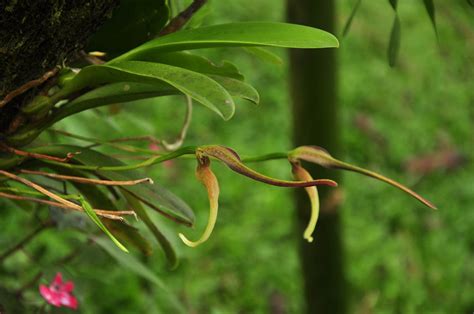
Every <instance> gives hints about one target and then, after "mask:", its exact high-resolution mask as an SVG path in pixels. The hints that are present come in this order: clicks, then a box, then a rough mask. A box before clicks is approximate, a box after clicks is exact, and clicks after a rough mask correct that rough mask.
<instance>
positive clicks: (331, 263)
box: [287, 0, 346, 314]
mask: <svg viewBox="0 0 474 314" xmlns="http://www.w3.org/2000/svg"><path fill="white" fill-rule="evenodd" d="M335 2H336V1H335V0H325V1H315V0H287V14H288V20H289V21H290V22H293V23H298V24H304V25H308V26H313V27H317V28H320V29H324V30H326V31H329V32H331V33H333V34H335V33H336V32H335V31H336V29H335V23H336V20H335V9H336V8H335ZM336 53H337V49H314V50H303V49H301V50H300V49H294V50H291V51H290V88H291V92H292V100H293V125H294V128H293V130H294V131H293V136H294V140H293V142H294V144H295V145H296V146H300V145H318V146H321V147H324V148H326V149H327V150H328V151H329V152H330V153H331V154H333V155H335V156H337V155H338V153H337V152H338V147H339V133H338V131H339V124H338V110H337V107H338V105H337V92H338V88H337V85H338V84H337V54H336ZM304 166H305V168H307V170H308V171H309V172H310V173H311V174H312V175H313V176H314V177H315V178H321V177H322V178H331V179H335V180H336V181H339V180H338V177H337V173H334V171H331V172H329V171H327V170H325V169H322V168H320V167H315V166H311V165H304ZM319 191H320V199H321V202H320V203H321V213H320V216H319V221H318V224H317V226H316V231H315V234H314V242H313V243H308V242H306V241H305V240H303V239H301V242H300V256H301V267H302V271H303V278H304V284H305V299H306V305H307V311H306V312H307V313H311V314H315V313H317V314H326V313H328V314H342V313H345V312H346V291H345V287H346V285H345V279H344V267H343V264H344V263H343V260H344V259H343V246H342V236H341V224H340V215H339V212H338V209H337V206H334V202H331V201H330V200H331V199H334V198H328V196H329V194H328V192H329V189H325V188H324V187H322V188H319ZM295 201H296V206H297V213H298V219H297V223H298V234H302V232H303V230H304V228H305V227H306V224H307V222H308V220H309V214H310V210H309V205H308V202H309V201H308V198H307V196H306V194H305V192H304V191H303V189H301V190H298V191H296V195H295ZM331 203H332V204H331Z"/></svg>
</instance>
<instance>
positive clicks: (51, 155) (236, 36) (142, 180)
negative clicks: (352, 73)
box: [0, 1, 435, 308]
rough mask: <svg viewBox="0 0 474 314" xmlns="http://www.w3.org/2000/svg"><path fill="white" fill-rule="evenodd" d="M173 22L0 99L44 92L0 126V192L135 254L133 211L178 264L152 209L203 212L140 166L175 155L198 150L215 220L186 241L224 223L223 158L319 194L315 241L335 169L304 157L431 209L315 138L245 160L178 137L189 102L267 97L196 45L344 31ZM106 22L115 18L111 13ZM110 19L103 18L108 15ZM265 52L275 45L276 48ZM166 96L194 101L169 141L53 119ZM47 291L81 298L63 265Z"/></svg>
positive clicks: (280, 43)
mask: <svg viewBox="0 0 474 314" xmlns="http://www.w3.org/2000/svg"><path fill="white" fill-rule="evenodd" d="M163 3H166V2H165V1H164V2H163ZM164 7H165V8H166V6H164ZM173 21H175V20H174V19H170V18H169V16H168V15H167V17H166V19H164V20H163V23H162V25H161V26H160V29H162V31H161V34H162V35H157V37H156V38H154V39H151V40H149V41H146V42H144V43H142V44H140V45H138V46H137V47H136V48H133V49H131V50H128V51H122V53H121V54H117V55H116V56H115V57H113V58H110V59H108V60H107V59H106V58H104V54H102V53H98V52H93V53H90V54H87V55H86V59H87V60H92V61H91V62H92V63H93V64H91V65H87V66H83V67H80V68H77V67H72V66H68V65H60V66H58V67H57V68H55V69H53V70H51V71H49V72H48V73H45V75H44V76H43V77H42V78H40V79H38V80H35V82H34V83H31V82H30V83H29V85H28V84H27V85H25V86H22V87H20V88H19V89H17V90H14V91H12V92H11V93H9V94H8V95H7V96H6V97H5V98H4V99H3V100H1V103H0V108H1V107H4V106H8V105H9V103H10V102H11V100H12V99H14V98H15V97H18V96H20V95H21V94H22V93H24V92H25V91H27V90H29V89H31V88H32V87H35V88H37V90H38V91H39V92H38V94H37V95H36V96H35V97H33V98H32V99H31V100H30V101H29V102H28V103H27V104H25V105H24V106H23V107H22V108H21V112H20V113H19V114H18V119H19V121H21V123H17V124H15V125H13V126H11V127H10V128H9V130H8V132H6V133H4V134H0V198H3V199H10V200H12V201H15V202H30V203H31V202H33V203H37V204H41V205H43V206H45V207H49V208H56V209H61V210H64V211H65V212H71V211H78V212H81V213H84V214H85V215H87V216H88V217H89V218H90V220H91V221H92V222H93V223H94V224H96V225H97V227H98V228H99V229H100V230H102V231H103V232H104V233H105V234H106V235H107V236H108V237H109V238H110V239H111V240H112V241H113V243H115V245H116V246H117V247H118V248H120V249H121V250H122V251H125V252H128V248H129V247H135V248H137V249H138V250H139V251H141V252H142V253H143V254H146V255H149V254H151V253H152V245H151V244H150V242H149V241H148V239H146V238H145V237H144V236H142V234H140V232H139V230H138V229H137V228H135V227H134V226H133V224H135V223H137V222H134V220H138V221H139V222H141V223H143V224H144V225H145V226H146V227H147V228H148V229H149V230H150V231H151V233H152V234H153V236H154V237H155V239H156V241H157V242H158V243H159V244H160V245H161V247H162V248H163V250H164V252H165V254H166V256H167V259H168V260H169V263H170V265H171V266H172V267H176V265H177V257H176V253H175V250H174V248H173V245H172V244H171V243H172V242H171V241H169V239H168V238H167V237H166V236H165V235H164V233H163V232H162V231H161V230H160V229H159V227H158V226H157V225H156V224H155V223H154V222H153V221H152V220H151V218H150V216H149V214H148V211H150V210H152V211H156V212H158V213H160V214H161V215H163V217H165V218H167V219H170V220H172V221H174V222H176V223H177V224H181V225H184V226H188V227H192V226H193V225H194V222H195V216H194V213H193V210H191V207H190V206H189V205H188V204H186V202H185V201H184V200H182V199H181V198H180V197H178V196H176V195H175V194H173V193H172V192H171V191H169V190H168V189H166V188H165V187H163V186H161V185H160V184H159V183H157V182H154V181H153V179H152V178H148V177H147V176H146V175H144V174H143V173H142V172H141V170H142V169H143V168H145V167H150V166H159V165H162V164H163V163H165V162H169V161H170V160H173V159H176V158H186V157H189V156H193V158H195V159H196V161H197V169H196V177H197V180H198V181H199V182H201V183H202V185H203V186H204V188H205V190H206V192H207V194H208V198H209V218H208V223H207V226H206V228H205V230H204V231H203V233H202V235H201V236H200V237H199V238H198V239H197V240H189V239H188V238H187V237H186V236H185V235H184V234H181V233H180V234H179V238H180V239H181V240H182V241H183V243H184V244H186V245H188V246H190V247H196V246H198V245H200V244H202V243H204V242H205V241H207V240H208V239H209V237H210V236H211V233H212V230H213V228H214V225H215V223H216V219H217V214H218V207H219V205H218V198H219V183H218V180H217V177H216V176H215V174H214V173H213V172H212V170H211V163H212V162H221V163H223V164H224V165H225V166H227V167H228V168H229V169H230V170H232V171H234V172H235V173H237V174H240V175H243V176H246V177H248V178H250V179H252V180H255V181H259V182H263V183H266V184H270V185H275V186H281V187H293V188H305V189H306V191H307V194H308V197H309V200H310V204H311V206H310V207H311V218H310V221H309V223H308V227H307V229H306V230H305V232H304V234H303V236H304V238H305V239H306V240H307V241H309V242H311V241H313V237H314V235H313V234H314V231H315V228H316V225H317V219H318V212H319V199H318V191H317V186H318V185H327V186H331V187H336V186H337V183H336V182H334V181H332V180H329V179H313V177H312V176H311V175H310V174H309V172H307V171H306V170H305V169H304V167H303V162H310V163H315V164H318V165H320V166H323V167H327V168H334V169H342V170H348V171H355V172H358V173H361V174H363V175H366V176H370V177H373V178H375V179H377V180H380V181H383V182H386V183H389V184H391V185H393V186H395V187H397V188H398V189H400V190H402V191H404V192H405V193H408V194H409V195H411V196H413V197H414V198H416V199H417V200H419V201H421V202H422V203H423V204H424V205H426V206H428V207H431V208H435V207H434V206H433V205H432V204H431V203H430V202H428V201H427V200H425V199H424V198H422V197H421V196H419V195H418V194H416V193H415V192H413V191H411V190H410V189H409V188H407V187H405V186H403V185H401V184H399V183H397V182H395V181H393V180H391V179H388V178H386V177H384V176H382V175H380V174H377V173H374V172H371V171H369V170H365V169H363V168H359V167H356V166H353V165H350V164H347V163H344V162H342V161H339V160H337V159H335V158H333V157H332V156H331V155H330V154H329V153H328V152H326V151H325V150H324V149H322V148H318V147H313V146H304V147H298V148H296V149H293V150H290V151H288V152H277V153H270V154H266V155H261V156H255V157H247V158H240V156H239V155H238V154H237V153H236V152H235V151H234V150H232V149H231V148H228V147H224V146H219V145H201V146H197V147H194V146H184V147H182V144H183V143H184V141H185V137H186V133H187V128H188V126H189V123H190V121H191V117H192V106H193V102H196V103H199V104H201V105H203V106H205V107H206V108H208V109H210V110H211V111H212V112H214V113H216V114H217V115H219V116H220V117H222V118H223V119H224V120H229V119H230V118H232V116H233V114H234V111H235V110H236V109H235V99H237V98H242V99H245V100H248V101H250V102H252V103H255V104H257V103H258V102H259V94H258V92H257V91H256V90H255V89H254V88H253V87H252V86H251V85H250V84H249V83H247V82H246V81H245V79H244V75H243V74H242V73H240V71H239V70H238V68H237V67H236V66H235V65H233V64H231V63H229V62H224V63H222V64H221V65H217V64H216V63H214V62H212V61H211V60H208V59H207V58H205V57H203V56H201V55H199V54H197V53H194V52H190V51H195V50H199V49H203V48H220V47H265V46H267V47H282V48H304V49H321V48H326V49H333V48H337V47H338V41H337V39H336V37H334V36H333V35H331V34H329V33H327V32H325V31H322V30H319V29H315V28H311V27H307V26H302V25H294V24H286V23H265V22H247V23H230V24H223V25H213V26H207V27H198V28H188V29H184V30H177V31H175V30H176V29H174V31H173V32H169V27H168V28H167V25H168V26H169V25H175V23H174V22H173ZM110 23H115V21H113V19H112V20H111V21H110ZM104 27H105V28H107V24H106V25H105V26H104ZM163 30H168V31H165V32H163ZM167 33H168V34H167ZM163 34H165V35H163ZM95 41H96V42H100V40H95ZM92 42H94V40H92ZM259 49H263V48H259ZM114 52H115V53H116V52H117V51H116V50H114ZM105 53H108V51H105ZM265 53H267V54H271V53H270V52H268V51H265ZM168 95H185V96H186V99H187V103H186V104H187V112H186V117H185V123H184V125H183V128H182V129H181V132H180V135H179V137H178V138H177V139H176V141H174V142H171V143H170V142H166V141H163V140H158V139H155V138H153V137H151V136H144V137H140V138H123V139H117V140H115V141H104V140H101V139H95V138H86V137H82V136H79V135H75V134H71V133H67V132H64V131H61V130H56V129H53V126H54V125H55V123H57V122H59V121H61V120H63V119H66V118H67V117H69V116H72V115H75V114H77V113H80V112H83V111H86V110H91V109H94V108H98V107H102V106H106V105H112V104H116V103H127V102H130V101H138V100H143V99H149V98H156V97H162V96H168ZM43 133H54V134H56V135H58V136H66V137H73V138H77V139H80V140H83V141H87V142H89V143H91V144H92V145H89V146H74V145H57V144H54V143H53V144H46V145H45V143H44V139H43V140H41V138H42V137H41V135H42V134H43ZM38 139H40V140H38ZM135 141H146V142H148V143H149V149H144V148H140V147H141V146H138V145H132V144H130V143H131V142H135ZM100 146H108V147H110V148H112V149H116V150H120V151H125V152H128V153H131V154H134V155H136V156H138V157H140V158H144V160H143V161H141V162H138V163H135V164H130V163H125V162H124V161H122V160H120V159H117V158H114V157H112V156H110V155H107V154H105V153H103V152H101V151H100V150H99V149H98V148H99V147H100ZM273 159H283V160H287V161H288V162H289V163H290V167H291V170H292V173H293V176H294V179H295V180H294V181H288V180H282V179H276V178H272V177H269V176H266V175H264V174H261V173H259V172H257V171H255V170H253V169H252V168H250V167H249V166H248V164H249V163H252V162H264V161H268V160H273ZM38 178H41V180H38ZM47 180H53V181H61V182H64V186H65V187H67V188H64V191H61V192H58V191H57V190H55V189H52V188H49V187H48V186H47V185H46V184H44V183H43V182H45V181H47ZM104 187H105V188H104ZM71 191H73V192H71ZM117 199H121V200H123V202H124V203H125V204H126V205H125V206H123V207H122V208H119V206H118V205H117V204H119V203H118V202H116V201H112V200H117ZM52 219H54V217H53V218H52ZM98 242H100V241H98ZM102 244H103V242H102ZM40 291H41V294H42V295H43V296H44V297H45V298H46V300H48V302H50V303H51V304H53V305H64V306H69V307H71V308H75V307H76V306H77V301H76V300H75V298H74V297H73V296H71V295H70V292H71V291H72V285H71V284H70V283H65V284H64V283H63V282H62V279H61V276H60V274H58V275H57V276H56V279H55V280H54V281H53V283H52V285H51V286H50V287H46V286H41V288H40ZM63 296H66V298H63ZM65 302H66V303H65Z"/></svg>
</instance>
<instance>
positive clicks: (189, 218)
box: [31, 145, 194, 226]
mask: <svg viewBox="0 0 474 314" xmlns="http://www.w3.org/2000/svg"><path fill="white" fill-rule="evenodd" d="M31 151H34V152H37V153H42V154H47V155H51V156H58V157H59V156H65V155H66V154H67V153H68V152H78V151H80V152H81V153H80V154H77V155H75V156H74V158H73V161H74V162H77V163H80V164H82V165H98V166H101V165H103V166H105V165H107V166H123V165H124V163H122V162H121V161H119V160H117V159H115V158H112V157H110V156H107V155H104V154H102V153H99V152H97V151H94V150H92V149H87V148H83V147H79V146H72V145H54V146H42V147H38V148H35V149H34V150H31ZM95 173H96V175H97V176H99V177H101V178H105V179H108V180H113V181H125V180H137V179H140V178H143V177H146V176H145V175H142V174H141V173H140V172H139V171H135V170H127V171H120V172H113V171H102V170H101V171H95ZM120 189H122V190H125V191H127V192H128V193H130V194H132V195H133V196H134V197H135V198H137V199H139V200H140V201H142V202H143V203H145V204H146V205H148V206H150V207H151V208H152V209H154V210H156V211H158V212H159V213H161V214H162V215H164V216H166V217H168V218H170V219H172V220H174V221H176V222H178V223H181V224H185V225H188V226H191V225H193V223H194V214H193V212H192V210H191V209H190V208H189V206H188V205H187V204H186V203H185V202H184V201H183V200H181V199H180V198H178V197H177V196H176V195H174V194H173V193H171V192H170V191H168V190H167V189H165V188H164V187H162V186H161V185H160V184H158V183H156V182H155V183H154V184H142V185H130V186H121V187H120Z"/></svg>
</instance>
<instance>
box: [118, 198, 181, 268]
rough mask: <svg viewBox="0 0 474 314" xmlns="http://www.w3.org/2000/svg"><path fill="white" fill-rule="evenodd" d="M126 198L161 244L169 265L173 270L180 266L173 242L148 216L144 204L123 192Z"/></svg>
mask: <svg viewBox="0 0 474 314" xmlns="http://www.w3.org/2000/svg"><path fill="white" fill-rule="evenodd" d="M123 195H124V197H125V198H126V199H127V202H128V203H129V204H130V206H131V207H132V208H133V209H134V210H135V212H136V213H137V215H138V217H139V218H140V220H141V221H143V223H144V224H145V225H146V226H147V228H148V230H150V232H151V233H152V234H153V236H154V237H155V239H156V241H158V243H159V244H160V246H161V248H162V249H163V251H164V252H165V255H166V259H167V260H168V263H169V265H170V266H171V268H172V269H174V268H176V267H177V266H178V257H177V256H176V250H175V249H174V247H173V245H172V244H171V242H170V241H169V240H168V238H167V237H166V236H165V234H164V233H163V232H161V231H160V229H159V228H158V227H157V226H156V225H155V224H154V223H153V221H152V220H151V219H150V216H149V215H148V214H147V212H146V210H145V209H144V208H143V206H142V204H141V203H140V201H139V200H138V199H136V198H135V196H133V195H132V194H130V193H128V192H126V191H123Z"/></svg>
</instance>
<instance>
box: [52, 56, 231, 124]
mask: <svg viewBox="0 0 474 314" xmlns="http://www.w3.org/2000/svg"><path fill="white" fill-rule="evenodd" d="M116 82H137V83H146V84H150V85H155V84H156V85H157V87H158V88H159V89H160V90H161V89H162V88H163V83H166V84H169V85H170V86H172V87H174V88H176V89H177V90H179V91H181V92H182V93H184V94H186V95H189V96H190V97H191V98H193V99H194V100H196V101H198V102H200V103H201V104H203V105H204V106H206V107H208V108H209V109H211V110H212V111H214V112H216V113H217V114H218V115H220V116H221V117H222V118H223V119H225V120H228V119H230V118H231V117H232V115H233V114H234V110H235V104H234V101H233V99H232V97H231V95H230V94H229V93H228V92H227V91H226V90H225V89H224V88H223V87H222V86H221V85H219V84H218V83H217V82H216V81H214V80H212V79H211V78H209V77H208V76H206V75H203V74H200V73H197V72H193V71H189V70H186V69H183V68H179V67H175V66H170V65H166V64H159V63H152V62H144V61H124V62H117V63H114V64H113V65H92V66H88V67H86V68H84V69H83V70H81V72H79V74H77V76H76V77H75V78H74V79H72V80H71V81H69V82H68V84H67V85H65V87H64V89H63V90H62V91H60V92H59V93H61V94H66V95H69V94H71V93H73V92H75V91H79V90H82V89H84V88H87V87H95V86H98V85H101V84H107V83H116Z"/></svg>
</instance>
